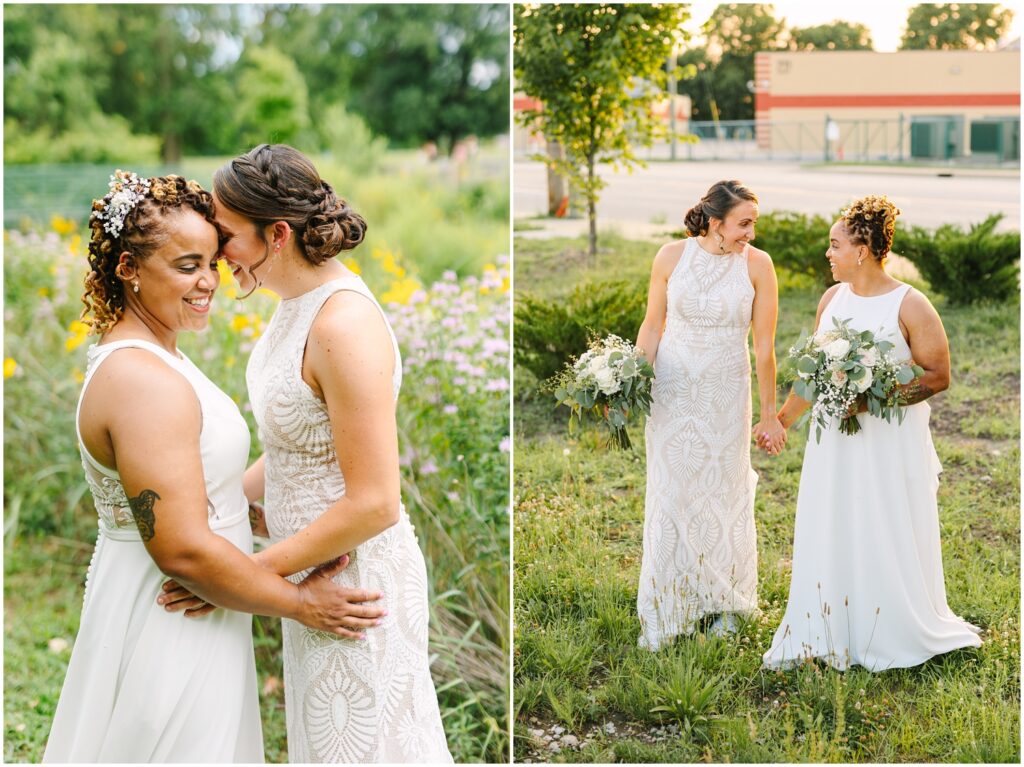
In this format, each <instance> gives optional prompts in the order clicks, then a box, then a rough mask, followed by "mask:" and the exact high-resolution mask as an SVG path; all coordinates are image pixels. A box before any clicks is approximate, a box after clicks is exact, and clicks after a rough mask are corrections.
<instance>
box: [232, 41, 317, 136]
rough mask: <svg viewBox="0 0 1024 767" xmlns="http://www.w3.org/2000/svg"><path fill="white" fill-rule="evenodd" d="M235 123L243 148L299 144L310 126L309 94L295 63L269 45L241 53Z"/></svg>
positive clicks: (250, 48) (248, 49) (251, 48)
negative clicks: (301, 136)
mask: <svg viewBox="0 0 1024 767" xmlns="http://www.w3.org/2000/svg"><path fill="white" fill-rule="evenodd" d="M240 69H241V71H240V73H239V76H238V88H237V97H236V99H237V100H236V103H235V124H236V125H237V126H238V130H239V134H240V136H241V138H242V145H243V147H245V148H248V147H251V146H253V145H255V144H262V143H270V144H278V143H280V144H290V143H298V142H297V138H298V137H299V136H300V135H301V134H302V133H303V132H304V131H305V130H306V129H307V128H308V127H309V94H308V92H307V90H306V81H305V80H304V79H303V78H302V74H301V73H300V72H299V69H298V67H297V66H296V65H295V62H294V61H292V60H291V59H290V58H289V57H288V56H286V55H285V54H283V53H281V52H280V51H278V50H276V49H275V48H270V47H263V48H257V47H249V48H247V49H246V51H245V54H244V55H243V56H242V60H241V62H240Z"/></svg>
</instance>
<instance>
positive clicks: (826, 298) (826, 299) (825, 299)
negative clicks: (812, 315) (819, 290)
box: [818, 282, 843, 313]
mask: <svg viewBox="0 0 1024 767" xmlns="http://www.w3.org/2000/svg"><path fill="white" fill-rule="evenodd" d="M842 284H843V283H841V282H837V283H836V284H835V285H833V286H832V287H830V288H829V289H828V290H826V291H825V292H824V293H823V294H822V295H821V300H820V301H818V312H819V313H820V312H823V311H824V310H825V307H826V306H828V305H829V303H831V301H832V297H833V296H834V295H835V294H836V293H837V292H838V290H839V287H840V286H841V285H842Z"/></svg>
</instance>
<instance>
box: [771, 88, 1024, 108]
mask: <svg viewBox="0 0 1024 767" xmlns="http://www.w3.org/2000/svg"><path fill="white" fill-rule="evenodd" d="M755 95H756V99H755V107H754V108H755V109H756V110H758V111H763V110H767V109H781V108H783V107H788V108H801V107H804V108H810V107H819V108H820V107H832V108H835V109H841V108H843V107H1010V106H1020V94H1019V93H907V94H897V93H893V94H887V93H879V94H864V95H857V94H841V95H840V94H835V95H832V94H828V95H815V96H780V95H776V94H774V93H761V92H758V93H757V94H755Z"/></svg>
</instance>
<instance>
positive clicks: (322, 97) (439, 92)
mask: <svg viewBox="0 0 1024 767" xmlns="http://www.w3.org/2000/svg"><path fill="white" fill-rule="evenodd" d="M508 27H509V15H508V6H507V5H503V4H479V5H461V4H448V5H433V4H431V5H403V4H394V5H391V4H387V5H324V6H295V7H290V8H289V7H285V8H279V7H273V8H270V9H269V10H268V11H267V13H266V15H265V16H264V18H263V21H262V24H261V25H260V32H261V34H262V36H263V38H264V39H266V40H267V41H270V42H273V44H275V45H276V46H277V47H279V48H280V49H281V50H282V51H284V52H285V53H287V54H289V55H290V56H292V57H293V58H294V59H295V61H296V63H297V64H298V66H299V69H300V70H301V71H302V73H303V75H304V76H305V77H306V82H307V84H308V85H309V89H310V93H311V99H312V103H311V109H312V111H313V114H314V116H317V115H320V113H321V112H322V111H323V110H325V109H326V108H327V107H328V106H329V105H331V104H338V103H343V104H345V105H346V106H347V108H348V109H350V110H351V111H353V112H356V113H358V114H359V115H361V116H362V117H363V118H364V119H365V120H366V122H367V124H368V125H369V127H370V128H371V130H373V132H374V133H376V134H379V135H383V136H387V137H388V139H389V140H390V141H391V142H392V143H395V144H399V145H405V146H414V145H417V144H421V143H423V142H424V141H434V142H435V143H437V144H438V145H439V146H442V147H447V148H449V149H450V148H451V147H452V146H454V144H455V142H457V141H458V140H459V139H460V138H462V137H465V136H467V135H471V134H473V135H478V136H493V135H496V134H498V133H504V132H507V130H508V82H509V78H508V70H509V61H508ZM316 119H319V117H317V118H316Z"/></svg>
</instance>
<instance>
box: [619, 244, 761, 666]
mask: <svg viewBox="0 0 1024 767" xmlns="http://www.w3.org/2000/svg"><path fill="white" fill-rule="evenodd" d="M747 250H748V249H747V248H744V250H743V252H742V253H738V254H726V255H714V254H712V253H708V252H707V251H705V250H704V249H703V248H701V247H700V246H699V245H698V244H697V240H696V238H693V237H691V238H689V239H688V240H687V241H686V244H685V246H684V249H683V253H682V255H681V256H680V258H679V262H678V263H677V264H676V266H675V268H674V269H673V271H672V274H671V276H670V277H669V280H668V286H667V290H668V308H667V317H666V322H665V332H664V334H663V336H662V338H661V342H660V343H659V344H658V353H657V357H656V359H655V365H654V372H655V379H654V386H653V391H652V403H651V414H650V417H649V418H648V419H647V432H646V436H647V495H646V501H645V512H644V544H643V559H642V561H641V564H640V585H639V590H638V594H637V611H638V613H639V616H640V627H641V633H640V637H639V644H640V646H641V647H646V648H648V649H651V650H656V649H658V648H659V647H661V645H662V644H663V643H664V642H665V641H666V640H668V639H670V638H671V637H673V636H676V635H679V634H688V633H691V632H692V631H693V630H694V626H695V623H696V622H697V621H698V620H699V619H700V618H702V617H703V616H705V615H708V614H714V613H749V612H751V611H754V610H756V609H757V539H756V534H755V530H754V489H755V487H756V485H757V474H756V473H755V472H754V471H753V469H751V467H750V424H751V401H750V352H749V349H748V346H747V336H748V334H749V332H750V320H751V313H752V307H753V300H754V287H753V285H751V283H750V277H749V275H748V272H747Z"/></svg>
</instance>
